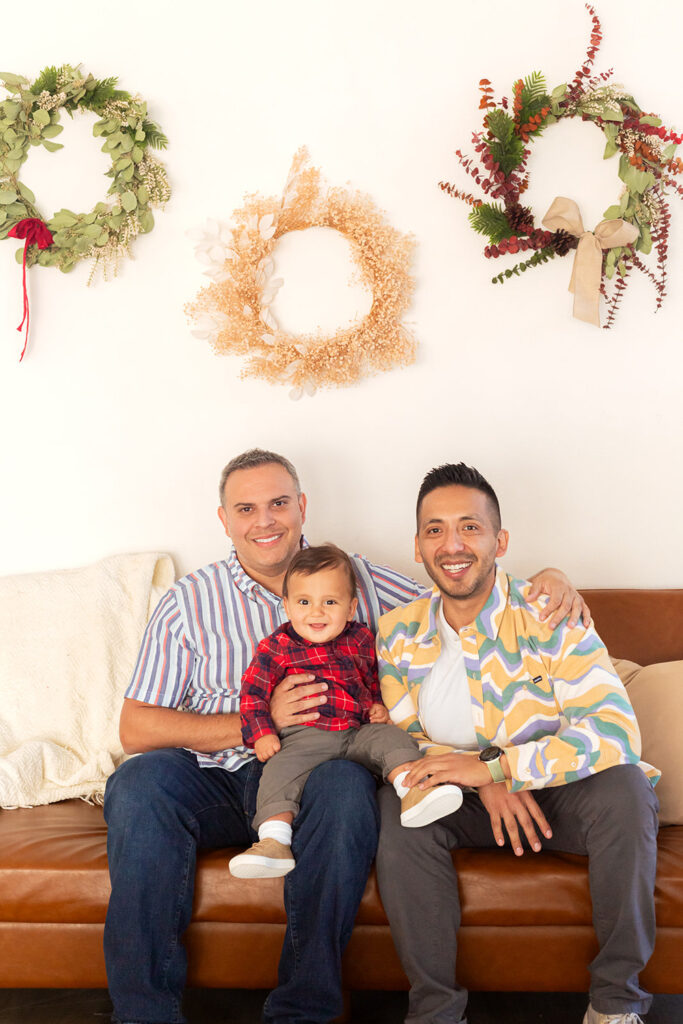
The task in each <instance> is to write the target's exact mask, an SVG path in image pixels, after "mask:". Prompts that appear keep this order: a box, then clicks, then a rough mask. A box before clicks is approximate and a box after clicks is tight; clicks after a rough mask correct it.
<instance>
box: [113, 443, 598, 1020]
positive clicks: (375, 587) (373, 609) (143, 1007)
mask: <svg viewBox="0 0 683 1024" xmlns="http://www.w3.org/2000/svg"><path fill="white" fill-rule="evenodd" d="M220 498H221V506H220V508H219V509H218V514H219V517H220V519H221V522H222V524H223V527H224V529H225V531H226V533H227V535H228V536H229V537H230V538H231V540H232V542H233V549H232V551H231V552H230V554H229V556H228V558H227V559H225V560H223V561H219V562H215V563H213V564H212V565H209V566H206V567H205V568H203V569H200V570H198V571H197V572H194V573H189V574H188V575H187V576H185V577H183V578H182V579H181V580H179V581H178V582H177V583H176V584H175V585H174V586H173V587H172V588H171V590H170V591H169V592H168V593H167V594H166V596H165V597H164V598H163V599H162V600H161V602H160V604H159V606H158V607H157V609H156V611H155V613H154V615H153V616H152V619H151V620H150V623H149V625H148V627H147V630H146V632H145V636H144V638H143V642H142V646H141V650H140V655H139V658H138V662H137V665H136V667H135V670H134V673H133V678H132V681H131V683H130V686H129V688H128V690H127V692H126V700H125V701H124V707H123V710H122V713H121V725H120V733H121V740H122V743H123V746H124V749H125V750H126V751H127V752H129V753H140V754H141V756H140V757H136V758H133V759H131V760H129V761H127V762H125V763H124V764H123V765H122V766H121V767H120V768H119V769H118V770H117V771H116V772H115V774H114V775H113V776H112V777H111V779H110V781H109V784H108V787H107V793H106V797H105V816H106V819H107V823H108V826H109V838H108V854H109V868H110V874H111V881H112V896H111V900H110V904H109V910H108V914H107V921H106V926H105V957H106V962H107V974H108V980H109V989H110V993H111V996H112V1000H113V1004H114V1020H115V1021H117V1022H120V1024H129V1022H140V1021H143V1022H154V1024H166V1022H169V1024H170V1022H174V1024H178V1022H181V1021H183V1020H184V1018H183V1015H182V1006H181V1003H182V994H183V989H184V985H185V975H186V955H185V951H184V948H183V945H182V942H181V936H182V933H183V932H184V930H185V928H186V927H187V925H188V924H189V921H190V917H191V912H192V898H193V892H194V872H195V862H196V853H197V849H199V848H220V847H225V846H233V845H242V846H249V845H251V843H252V842H253V841H254V839H255V833H254V832H253V831H252V829H251V826H250V822H251V820H252V818H253V816H254V813H255V802H256V792H257V789H258V782H259V775H260V771H261V765H260V763H259V762H258V761H257V760H255V759H254V758H253V755H252V754H251V752H250V751H248V750H247V749H246V748H245V747H244V746H242V743H241V734H240V719H239V696H240V683H241V679H242V675H243V673H244V671H245V670H246V668H247V666H248V665H249V663H250V661H251V659H252V657H253V654H254V651H255V649H256V647H257V645H258V643H259V642H260V640H262V639H263V638H264V637H265V636H267V635H268V634H270V633H271V632H272V631H273V630H274V629H275V628H276V627H277V626H279V625H281V624H282V623H283V622H284V621H285V620H286V615H285V612H284V607H283V602H282V582H283V579H284V575H285V572H286V570H287V567H288V565H289V562H290V561H291V559H292V558H293V556H294V554H295V553H296V551H297V550H299V548H300V547H301V545H302V544H305V541H304V540H303V538H302V533H301V530H302V525H303V522H304V519H305V512H306V497H305V495H304V494H302V493H301V488H300V485H299V480H298V477H297V474H296V471H295V469H294V467H293V466H292V465H291V463H290V462H288V460H286V459H284V458H283V457H282V456H280V455H277V454H275V453H273V452H266V451H262V450H259V449H253V450H251V451H249V452H245V453H244V454H243V455H240V456H238V457H237V458H235V459H233V460H232V461H231V462H230V463H228V465H227V466H226V467H225V469H224V470H223V474H222V476H221V482H220ZM353 562H354V568H355V570H356V574H357V576H358V610H357V613H356V617H357V618H358V619H359V620H360V621H362V622H364V623H365V624H366V625H368V626H369V627H370V628H371V629H372V630H373V631H376V628H377V622H378V619H379V616H380V615H381V614H383V613H384V612H387V611H389V610H390V609H391V608H395V607H396V606H397V605H400V604H403V603H404V602H405V601H410V600H412V599H414V598H415V597H417V596H418V594H419V593H421V592H422V588H421V587H420V586H419V585H418V584H417V583H415V581H414V580H411V579H409V578H408V577H405V576H402V575H401V574H400V573H396V572H394V571H392V570H391V569H385V568H381V567H379V566H376V565H373V564H371V563H370V562H368V561H367V560H366V559H364V558H361V557H359V556H356V557H354V559H353ZM536 588H537V592H540V591H541V589H545V590H546V591H552V597H551V605H550V606H549V611H551V610H553V609H555V610H554V611H553V614H554V615H555V616H557V617H561V616H562V615H564V614H566V613H567V611H568V610H569V609H570V608H571V611H572V615H574V616H578V615H579V613H580V612H581V604H580V599H579V598H578V596H577V595H576V593H575V592H574V591H573V589H572V588H571V585H570V584H569V583H568V581H567V580H566V578H565V577H564V575H563V574H561V573H559V574H557V573H553V572H552V571H550V570H547V571H546V573H545V574H540V575H539V576H538V577H537V581H536ZM324 690H325V685H324V684H316V683H315V682H314V676H313V675H311V674H302V675H293V676H289V677H288V678H287V679H286V680H284V681H283V682H282V683H280V684H279V686H278V687H276V689H275V691H274V693H273V696H272V698H271V705H270V709H271V715H272V717H273V720H274V722H275V724H276V726H277V728H278V730H282V729H283V728H286V727H288V726H292V725H299V724H301V723H304V722H309V721H313V720H315V719H316V718H317V717H318V712H317V711H316V708H317V707H318V706H319V705H321V704H323V703H324V702H325V699H326V698H325V694H324ZM376 844H377V810H376V802H375V782H374V780H373V778H372V777H371V776H370V775H369V773H368V772H367V771H366V770H365V769H364V768H362V767H361V766H359V765H357V764H353V763H352V762H347V761H333V762H329V763H327V764H325V765H321V766H320V767H319V768H316V769H315V771H314V772H313V773H312V775H311V777H310V779H309V780H308V782H307V783H306V787H305V790H304V794H303V798H302V803H301V811H300V813H299V815H298V817H297V819H296V822H295V825H294V838H293V843H292V850H293V853H294V856H295V858H296V861H297V867H296V870H295V871H293V872H292V873H291V874H290V875H288V876H287V880H286V882H285V906H286V908H287V915H288V927H287V932H286V935H285V941H284V946H283V951H282V957H281V961H280V968H279V985H278V988H277V989H276V990H275V991H274V992H273V993H271V995H270V996H269V998H268V1000H267V1001H266V1005H265V1007H264V1020H265V1021H267V1022H273V1024H289V1022H291V1024H307V1022H311V1024H318V1022H320V1024H322V1022H325V1021H329V1020H331V1019H333V1018H334V1017H335V1016H337V1015H338V1014H339V1012H340V1010H341V1007H342V996H341V970H340V963H341V954H342V951H343V949H344V947H345V945H346V943H347V942H348V939H349V937H350V934H351V930H352V927H353V922H354V919H355V915H356V910H357V908H358V904H359V902H360V899H361V896H362V893H363V890H364V887H365V883H366V879H367V875H368V871H369V869H370V865H371V863H372V859H373V857H374V854H375V850H376ZM226 872H227V866H226ZM293 921H295V922H296V924H295V927H292V922H293ZM226 955H227V956H229V955H230V953H229V951H227V952H226Z"/></svg>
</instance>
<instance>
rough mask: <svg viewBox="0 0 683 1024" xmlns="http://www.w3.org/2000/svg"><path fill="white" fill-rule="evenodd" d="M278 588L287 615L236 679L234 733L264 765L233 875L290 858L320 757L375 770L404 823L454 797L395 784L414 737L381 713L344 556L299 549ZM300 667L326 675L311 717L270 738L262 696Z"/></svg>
mask: <svg viewBox="0 0 683 1024" xmlns="http://www.w3.org/2000/svg"><path fill="white" fill-rule="evenodd" d="M283 596H284V606H285V611H286V612H287V615H288V616H289V622H285V623H284V625H282V626H280V627H279V628H278V629H276V630H275V632H274V633H272V634H271V635H270V636H268V637H266V638H265V639H264V640H262V641H261V643H260V644H259V645H258V647H257V649H256V654H255V655H254V659H253V661H252V662H251V664H250V665H249V668H248V669H247V671H246V672H245V674H244V677H243V679H242V692H241V702H240V716H241V720H242V737H243V740H244V743H245V744H246V745H247V746H248V747H253V748H254V751H255V753H256V756H257V757H258V759H259V761H264V762H266V765H265V768H264V769H263V775H262V776H261V783H260V786H259V791H258V799H257V805H256V816H255V818H254V821H253V827H254V828H255V829H256V830H257V831H258V836H259V841H258V842H257V843H255V844H254V845H253V846H252V847H250V848H249V849H248V850H246V851H245V852H244V853H241V854H239V855H238V856H236V857H233V858H232V860H231V861H230V871H231V873H232V874H233V875H236V876H237V877H238V878H270V877H275V876H277V875H285V874H287V872H288V871H291V870H292V868H293V867H294V866H295V862H294V858H293V857H292V851H291V841H292V822H293V820H294V817H295V816H296V814H297V813H298V811H299V800H300V798H301V793H302V791H303V788H304V784H305V782H306V779H307V778H308V776H309V775H310V773H311V772H312V771H313V769H314V768H315V767H316V766H317V765H319V764H322V763H323V762H324V761H330V760H332V759H333V758H338V757H345V758H349V759H350V760H352V761H357V762H358V763H359V764H362V765H365V767H366V768H369V769H370V770H371V771H373V770H374V771H375V772H377V773H379V774H381V776H382V778H383V779H384V780H385V781H387V782H390V783H392V784H393V786H394V788H395V789H396V792H397V793H398V795H399V797H400V798H401V823H402V824H403V825H405V826H407V827H409V828H416V827H418V826H421V825H427V824H429V823H430V822H432V821H436V820H437V818H441V817H443V816H444V815H445V814H450V813H451V812H452V811H456V810H457V809H458V807H459V806H460V804H461V803H462V792H461V790H460V789H459V788H458V786H453V785H443V786H435V787H433V788H431V789H426V790H421V789H418V788H417V787H414V788H413V789H410V790H409V789H407V788H406V787H405V786H403V785H402V780H403V778H404V777H405V775H406V773H407V770H408V768H409V766H410V762H411V761H415V760H416V759H417V758H419V757H420V756H421V754H420V751H419V748H418V746H417V743H416V742H415V740H414V739H413V738H412V737H411V736H409V735H408V734H407V733H406V732H404V731H403V730H402V729H399V728H398V726H395V725H392V724H391V723H390V722H389V712H388V711H387V709H386V707H385V706H384V704H383V703H382V697H381V693H380V689H379V682H378V679H377V659H376V656H375V641H374V637H373V635H372V633H371V632H370V630H369V629H368V628H367V627H366V626H363V625H361V623H359V622H355V621H353V616H354V615H355V612H356V607H357V605H358V600H357V598H356V576H355V573H354V569H353V564H352V562H351V559H350V558H349V556H348V555H347V554H345V552H343V551H342V550H341V549H340V548H338V547H336V546H335V545H333V544H323V545H320V546H318V547H309V548H303V549H302V550H301V551H299V552H298V553H297V554H296V555H295V556H294V558H293V559H292V562H291V564H290V566H289V569H288V570H287V573H286V575H285V579H284V583H283ZM302 672H313V673H315V675H316V678H317V679H318V680H319V681H320V682H325V683H327V692H326V697H327V701H326V703H325V704H323V705H321V706H320V707H318V709H317V710H318V711H319V713H320V717H319V718H317V719H316V720H315V721H314V722H307V723H304V724H301V725H296V726H291V727H288V728H286V729H283V730H282V732H281V734H280V737H278V733H277V729H276V727H275V723H274V722H273V719H272V718H271V715H270V704H269V701H270V696H271V694H272V692H273V689H274V687H275V686H277V684H278V683H279V682H281V681H282V679H284V678H285V676H287V675H292V674H295V673H302Z"/></svg>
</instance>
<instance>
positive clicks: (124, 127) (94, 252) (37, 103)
mask: <svg viewBox="0 0 683 1024" xmlns="http://www.w3.org/2000/svg"><path fill="white" fill-rule="evenodd" d="M116 82H117V79H116V78H105V79H102V80H98V79H96V78H93V76H92V75H90V74H85V73H84V72H83V71H82V70H81V69H80V66H77V67H71V66H70V65H68V64H64V65H63V66H62V67H59V68H56V67H48V68H45V70H44V71H42V72H41V73H40V75H39V76H38V78H37V79H36V81H35V82H33V83H30V82H29V81H28V79H26V78H23V77H22V76H21V75H13V74H7V73H1V72H0V83H2V84H3V85H4V87H5V88H6V90H7V91H8V92H9V93H10V97H9V99H6V100H5V101H4V102H3V103H0V239H1V238H7V236H8V234H9V233H10V232H11V231H12V228H14V227H15V226H16V225H17V224H19V222H20V221H22V220H25V219H29V218H30V219H33V218H36V219H38V220H40V221H43V222H44V223H46V224H47V226H48V228H49V229H50V231H51V233H52V236H53V239H52V244H51V245H49V246H47V247H46V248H43V249H40V248H38V246H37V245H35V244H31V245H28V246H27V251H26V266H32V265H33V264H35V263H38V264H39V265H40V266H42V267H59V269H60V270H62V271H65V272H67V271H69V270H71V269H72V268H73V267H74V266H75V265H76V264H77V263H79V262H80V261H81V260H83V259H94V261H95V263H94V266H93V272H92V274H91V275H90V277H91V279H92V277H93V275H94V274H95V272H96V271H97V269H98V267H102V269H103V271H104V275H105V277H106V276H107V269H108V268H109V267H110V266H112V265H113V267H114V272H116V267H117V265H118V261H119V259H120V257H121V256H127V255H130V244H131V242H132V241H133V239H134V238H135V237H136V236H137V235H139V234H144V233H146V232H148V231H151V230H152V228H153V227H154V216H153V214H152V210H151V207H154V206H161V205H163V204H164V203H165V202H166V200H167V199H169V198H170V195H171V189H170V186H169V183H168V179H167V177H166V171H165V169H164V167H163V165H162V164H161V163H160V162H159V161H158V160H157V159H155V158H154V157H153V156H152V155H151V153H150V152H149V150H150V148H155V149H164V148H165V147H166V145H167V144H168V140H167V139H166V136H165V135H164V134H163V132H162V131H161V129H160V128H159V127H158V125H156V124H155V123H154V122H153V121H151V120H149V118H148V117H147V104H146V103H145V102H144V101H143V100H142V99H141V98H140V97H139V96H131V95H130V94H129V93H127V92H123V91H122V90H120V89H117V88H116ZM78 109H80V110H92V111H93V112H94V113H95V114H97V115H98V117H99V118H100V120H99V121H97V122H96V123H95V125H94V127H93V135H94V136H96V137H98V136H100V137H102V138H103V139H104V144H103V146H102V149H103V151H104V152H105V153H107V154H108V155H109V157H110V158H111V163H112V166H111V168H110V170H108V171H107V172H106V174H107V177H109V178H111V179H112V183H111V185H110V186H109V189H108V191H107V195H108V196H110V197H111V198H110V199H109V200H108V201H104V202H99V203H97V204H96V206H95V208H94V209H93V210H91V211H90V212H89V213H74V212H73V211H72V210H66V209H62V210H59V211H58V212H57V213H55V214H54V215H53V216H52V217H51V218H50V219H49V220H45V218H44V217H43V216H42V215H41V214H40V212H39V210H38V208H37V206H36V197H35V195H34V194H33V192H32V191H31V189H30V188H28V187H27V186H26V185H25V184H24V183H23V182H22V181H20V180H19V171H20V169H21V166H22V164H23V163H24V161H25V160H26V158H27V156H28V154H29V151H30V147H31V146H44V147H45V149H47V150H48V151H49V152H51V153H52V152H54V151H55V150H57V149H62V148H63V147H62V146H61V145H60V143H58V142H55V141H54V139H55V138H56V137H57V136H58V135H59V133H60V132H61V131H62V126H61V125H60V124H59V118H60V111H62V110H66V111H68V113H69V114H70V115H71V116H73V112H74V111H75V110H78ZM16 257H17V261H18V262H19V263H21V262H22V259H23V257H24V248H23V247H22V248H20V249H19V250H18V251H17V254H16Z"/></svg>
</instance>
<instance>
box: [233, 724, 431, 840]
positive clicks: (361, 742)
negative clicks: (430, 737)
mask: <svg viewBox="0 0 683 1024" xmlns="http://www.w3.org/2000/svg"><path fill="white" fill-rule="evenodd" d="M280 742H281V744H282V749H281V750H279V751H278V753H277V754H274V755H273V757H271V758H270V759H269V760H268V761H266V763H265V765H264V768H263V774H262V775H261V783H260V785H259V790H258V799H257V801H256V815H255V817H254V821H253V827H254V828H255V829H258V827H259V825H261V824H262V823H263V822H264V821H266V819H267V818H272V817H273V815H274V814H283V813H284V812H285V811H291V812H292V814H294V815H296V814H298V813H299V801H300V799H301V794H302V792H303V788H304V786H305V784H306V779H307V778H308V776H309V775H310V774H311V772H312V771H313V769H314V768H317V767H318V765H319V764H323V763H324V762H325V761H334V760H335V759H336V758H338V757H341V758H346V759H347V760H349V761H356V762H357V763H358V764H362V765H364V767H365V768H368V769H369V770H370V771H371V772H374V773H375V774H376V775H381V777H382V779H386V777H387V775H388V774H389V773H390V772H392V771H393V770H394V768H398V766H399V765H401V764H404V763H405V762H407V761H417V760H418V758H419V757H421V756H422V755H421V754H420V751H419V748H418V745H417V743H416V742H415V740H414V739H413V738H412V736H409V735H408V733H407V732H404V731H403V729H399V727H398V726H397V725H392V724H391V723H386V724H384V725H379V724H377V725H373V724H372V723H369V724H367V725H361V727H360V728H359V729H344V730H342V731H340V732H332V731H330V730H328V729H316V728H315V726H310V725H293V726H291V727H290V728H289V729H283V730H282V732H281V733H280Z"/></svg>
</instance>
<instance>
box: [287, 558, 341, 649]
mask: <svg viewBox="0 0 683 1024" xmlns="http://www.w3.org/2000/svg"><path fill="white" fill-rule="evenodd" d="M288 590H289V594H288V595H287V597H286V598H285V611H286V612H287V615H288V616H289V620H290V622H291V623H292V625H293V626H294V629H295V630H296V631H297V633H298V634H299V636H301V637H303V638H304V640H310V641H311V642H312V643H318V644H322V643H325V642H326V641H328V640H334V638H335V637H337V636H339V634H340V633H341V632H342V630H343V629H344V627H345V625H346V623H347V622H349V621H350V620H351V619H352V618H353V616H354V614H355V611H356V605H357V604H358V601H357V599H356V598H355V597H353V596H352V595H351V594H350V593H349V580H348V576H347V575H346V573H345V572H344V570H343V569H341V568H333V569H323V570H322V571H321V572H316V573H313V575H312V576H304V575H302V574H300V573H294V574H293V575H292V576H290V578H289V585H288Z"/></svg>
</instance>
